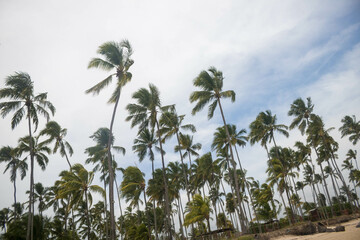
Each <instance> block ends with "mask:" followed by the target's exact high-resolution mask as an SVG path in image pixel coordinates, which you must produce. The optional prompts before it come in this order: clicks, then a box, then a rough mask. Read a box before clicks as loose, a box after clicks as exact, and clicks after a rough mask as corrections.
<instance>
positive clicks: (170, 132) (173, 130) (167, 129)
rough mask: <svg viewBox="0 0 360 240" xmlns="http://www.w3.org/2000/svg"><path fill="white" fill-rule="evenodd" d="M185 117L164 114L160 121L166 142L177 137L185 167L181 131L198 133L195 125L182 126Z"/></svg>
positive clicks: (178, 148) (186, 184) (172, 112)
mask: <svg viewBox="0 0 360 240" xmlns="http://www.w3.org/2000/svg"><path fill="white" fill-rule="evenodd" d="M184 117H185V115H180V116H178V115H177V113H176V112H175V111H171V112H164V113H163V114H162V115H161V118H160V120H159V123H160V126H161V131H160V132H161V133H162V134H163V135H164V138H163V139H164V140H168V139H170V138H171V137H172V136H174V135H175V136H176V140H177V143H178V144H177V148H176V150H175V151H178V152H179V154H180V160H181V164H182V165H184V160H183V154H182V152H181V150H182V149H181V145H180V129H182V130H190V131H191V132H192V133H194V132H196V128H195V126H194V125H193V124H185V125H182V121H183V120H184ZM182 169H183V174H184V180H185V187H186V193H187V197H188V201H190V191H189V183H188V176H187V173H186V171H185V168H182Z"/></svg>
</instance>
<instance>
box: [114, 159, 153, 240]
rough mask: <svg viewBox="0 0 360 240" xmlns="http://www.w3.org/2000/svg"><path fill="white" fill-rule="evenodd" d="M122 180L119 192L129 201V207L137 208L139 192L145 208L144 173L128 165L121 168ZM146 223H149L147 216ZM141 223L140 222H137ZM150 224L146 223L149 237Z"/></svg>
mask: <svg viewBox="0 0 360 240" xmlns="http://www.w3.org/2000/svg"><path fill="white" fill-rule="evenodd" d="M122 173H123V181H122V182H121V184H120V187H121V194H122V196H123V197H124V198H125V200H126V202H129V201H130V207H134V206H136V207H137V208H138V210H140V209H139V202H141V200H140V195H141V193H143V194H144V204H145V205H144V206H145V208H146V205H147V203H146V192H145V179H144V176H145V174H144V173H143V172H141V171H140V169H139V168H137V167H133V166H129V167H127V168H126V169H122ZM147 218H148V221H147V222H148V223H149V216H147ZM139 224H141V222H139ZM150 231H151V230H150V226H149V225H148V237H149V239H151V234H150Z"/></svg>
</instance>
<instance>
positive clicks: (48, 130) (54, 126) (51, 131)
mask: <svg viewBox="0 0 360 240" xmlns="http://www.w3.org/2000/svg"><path fill="white" fill-rule="evenodd" d="M66 134H67V129H66V128H61V127H60V125H59V124H58V123H57V122H55V121H50V122H48V123H47V124H46V126H45V128H44V129H43V130H42V131H41V132H40V133H39V136H43V135H46V136H48V137H49V138H48V139H47V140H46V141H45V142H46V143H52V142H54V141H55V145H54V148H53V150H52V152H53V153H56V152H57V151H58V150H59V151H60V155H61V156H62V157H64V156H65V158H66V161H67V163H68V164H69V168H71V164H70V161H69V157H68V155H67V153H66V151H68V152H69V154H70V156H72V155H73V153H74V151H73V149H72V147H71V145H70V144H69V143H68V142H67V141H66V140H65V139H64V138H65V137H66Z"/></svg>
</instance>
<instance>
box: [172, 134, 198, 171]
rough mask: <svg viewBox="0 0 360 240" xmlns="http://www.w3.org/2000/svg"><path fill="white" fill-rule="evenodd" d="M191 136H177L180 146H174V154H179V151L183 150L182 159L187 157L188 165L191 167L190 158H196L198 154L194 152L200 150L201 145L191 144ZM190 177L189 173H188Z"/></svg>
mask: <svg viewBox="0 0 360 240" xmlns="http://www.w3.org/2000/svg"><path fill="white" fill-rule="evenodd" d="M193 139H194V137H193V136H190V135H188V134H182V133H180V134H179V140H180V146H175V152H180V150H184V151H185V152H184V154H183V157H184V158H185V157H187V156H188V157H189V164H190V166H191V156H195V157H198V156H199V154H198V153H197V152H196V150H200V149H201V147H202V146H201V143H195V144H193ZM190 175H191V172H190Z"/></svg>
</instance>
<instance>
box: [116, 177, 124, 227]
mask: <svg viewBox="0 0 360 240" xmlns="http://www.w3.org/2000/svg"><path fill="white" fill-rule="evenodd" d="M115 187H116V193H117V197H118V202H119V209H120V217H122V215H123V214H122V209H121V202H120V192H119V185H118V183H117V180H116V178H115ZM121 228H122V223H120V229H121Z"/></svg>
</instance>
